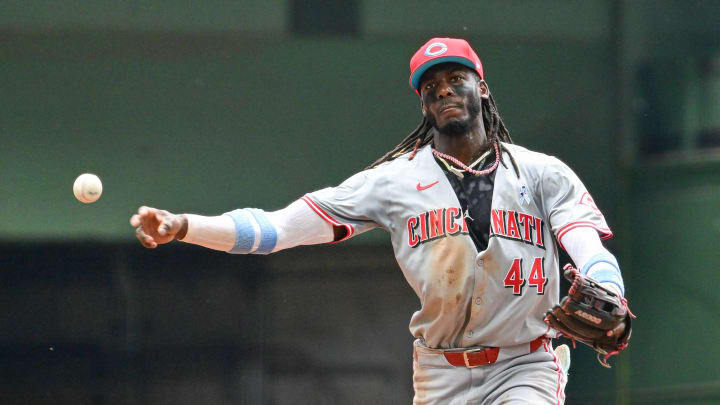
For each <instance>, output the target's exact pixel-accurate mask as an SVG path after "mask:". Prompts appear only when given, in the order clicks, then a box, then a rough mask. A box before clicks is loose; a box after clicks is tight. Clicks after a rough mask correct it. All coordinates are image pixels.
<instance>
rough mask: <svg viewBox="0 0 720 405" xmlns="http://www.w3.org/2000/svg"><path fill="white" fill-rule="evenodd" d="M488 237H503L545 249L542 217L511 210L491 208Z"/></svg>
mask: <svg viewBox="0 0 720 405" xmlns="http://www.w3.org/2000/svg"><path fill="white" fill-rule="evenodd" d="M490 216H491V221H490V237H491V238H492V237H497V238H505V239H511V240H516V241H520V242H524V243H527V244H528V245H535V246H537V247H540V248H543V249H545V243H544V242H543V230H544V226H545V223H544V222H543V220H542V218H538V217H535V216H532V215H530V214H526V213H524V212H517V211H513V210H501V209H493V210H492V211H491V212H490Z"/></svg>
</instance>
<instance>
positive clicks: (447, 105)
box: [438, 103, 461, 114]
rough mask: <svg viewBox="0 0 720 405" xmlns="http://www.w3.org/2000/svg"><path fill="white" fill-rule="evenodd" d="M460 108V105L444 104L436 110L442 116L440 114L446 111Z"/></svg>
mask: <svg viewBox="0 0 720 405" xmlns="http://www.w3.org/2000/svg"><path fill="white" fill-rule="evenodd" d="M460 107H461V105H460V104H454V103H453V104H445V105H443V106H442V107H440V108H439V109H438V113H439V114H442V113H444V112H446V111H450V110H452V109H460Z"/></svg>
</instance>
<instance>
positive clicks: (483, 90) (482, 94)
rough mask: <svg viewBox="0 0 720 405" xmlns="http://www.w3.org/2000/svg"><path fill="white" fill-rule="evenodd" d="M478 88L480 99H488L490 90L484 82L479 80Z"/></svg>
mask: <svg viewBox="0 0 720 405" xmlns="http://www.w3.org/2000/svg"><path fill="white" fill-rule="evenodd" d="M478 88H479V89H480V97H482V98H484V99H488V98H490V88H489V87H488V85H487V83H485V80H482V79H480V81H479V82H478Z"/></svg>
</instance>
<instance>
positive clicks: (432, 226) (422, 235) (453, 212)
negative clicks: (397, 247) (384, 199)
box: [407, 207, 469, 247]
mask: <svg viewBox="0 0 720 405" xmlns="http://www.w3.org/2000/svg"><path fill="white" fill-rule="evenodd" d="M407 226H408V244H409V245H410V247H417V246H418V245H420V244H421V243H425V242H429V241H431V240H435V239H439V238H444V237H446V236H452V235H457V234H465V235H467V234H469V232H468V226H467V222H465V217H464V216H463V212H462V210H461V209H460V208H458V207H448V208H438V209H435V210H430V211H425V212H423V213H422V214H418V215H416V216H414V217H410V218H409V219H408V221H407Z"/></svg>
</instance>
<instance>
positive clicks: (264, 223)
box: [248, 208, 277, 255]
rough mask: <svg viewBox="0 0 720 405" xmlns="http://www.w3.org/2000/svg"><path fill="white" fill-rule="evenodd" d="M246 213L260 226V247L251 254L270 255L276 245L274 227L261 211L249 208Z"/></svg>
mask: <svg viewBox="0 0 720 405" xmlns="http://www.w3.org/2000/svg"><path fill="white" fill-rule="evenodd" d="M248 211H249V212H250V213H251V214H252V216H253V217H255V221H257V223H258V225H260V245H259V246H258V248H257V250H255V251H254V252H253V253H258V254H262V255H266V254H268V253H271V252H272V250H273V249H274V248H275V245H276V244H277V231H276V230H275V226H273V224H271V223H270V220H269V219H268V217H267V215H265V212H264V211H263V210H259V209H255V208H249V209H248Z"/></svg>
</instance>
